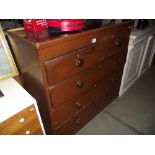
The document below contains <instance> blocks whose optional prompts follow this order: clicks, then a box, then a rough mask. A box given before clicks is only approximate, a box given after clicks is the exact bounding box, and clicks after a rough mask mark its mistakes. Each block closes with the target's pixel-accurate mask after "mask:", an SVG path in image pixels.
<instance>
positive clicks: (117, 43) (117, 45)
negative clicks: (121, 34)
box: [115, 40, 121, 48]
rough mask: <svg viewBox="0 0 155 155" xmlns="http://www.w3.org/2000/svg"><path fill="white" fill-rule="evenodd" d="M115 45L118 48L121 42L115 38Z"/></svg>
mask: <svg viewBox="0 0 155 155" xmlns="http://www.w3.org/2000/svg"><path fill="white" fill-rule="evenodd" d="M115 46H116V47H118V48H120V47H121V42H120V41H119V40H116V42H115Z"/></svg>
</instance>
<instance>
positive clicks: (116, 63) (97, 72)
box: [49, 54, 124, 107]
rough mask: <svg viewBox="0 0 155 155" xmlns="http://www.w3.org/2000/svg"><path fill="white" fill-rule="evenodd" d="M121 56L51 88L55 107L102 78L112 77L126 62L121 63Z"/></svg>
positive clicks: (113, 57) (117, 55)
mask: <svg viewBox="0 0 155 155" xmlns="http://www.w3.org/2000/svg"><path fill="white" fill-rule="evenodd" d="M120 59H124V58H123V57H122V58H121V57H120V56H119V54H116V55H114V56H112V57H110V58H109V59H107V60H106V61H102V62H100V63H98V64H96V65H94V66H93V67H91V68H89V69H87V70H85V71H83V72H81V73H80V74H78V75H76V76H74V77H71V78H70V79H67V80H65V81H63V82H61V83H59V84H57V85H54V86H52V87H50V88H49V89H50V95H51V100H52V105H53V107H57V106H59V105H61V104H62V103H64V102H65V101H66V100H68V99H69V98H71V97H74V96H76V95H77V94H78V93H80V92H83V91H84V90H85V89H86V88H87V87H89V86H91V85H93V84H94V83H96V82H97V81H98V80H100V79H101V78H103V77H105V76H108V75H110V74H111V73H112V72H113V71H115V70H117V69H119V68H121V67H122V65H123V64H120V63H124V61H120Z"/></svg>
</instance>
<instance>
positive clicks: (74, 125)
mask: <svg viewBox="0 0 155 155" xmlns="http://www.w3.org/2000/svg"><path fill="white" fill-rule="evenodd" d="M106 105H107V103H106V100H105V98H104V97H102V98H100V99H98V100H96V101H94V102H93V103H91V104H89V105H87V106H86V107H85V108H84V109H82V110H81V111H80V112H79V113H78V114H76V115H75V116H74V117H73V118H72V119H70V120H68V121H67V122H66V123H65V124H64V125H62V126H61V127H59V128H57V129H54V133H55V134H59V135H66V134H67V135H68V134H74V133H75V132H77V131H78V130H79V129H80V128H82V127H83V126H84V125H85V124H86V123H87V122H88V121H89V120H91V119H92V118H93V117H94V116H95V115H96V114H97V113H98V112H99V111H101V110H102V109H103V108H104V107H105V106H106ZM101 107H102V108H101Z"/></svg>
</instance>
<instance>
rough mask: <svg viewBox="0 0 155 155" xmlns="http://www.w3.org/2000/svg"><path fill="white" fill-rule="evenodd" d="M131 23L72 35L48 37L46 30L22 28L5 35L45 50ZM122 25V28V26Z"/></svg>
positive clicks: (128, 23) (112, 25) (91, 29)
mask: <svg viewBox="0 0 155 155" xmlns="http://www.w3.org/2000/svg"><path fill="white" fill-rule="evenodd" d="M131 23H132V22H124V23H117V24H116V23H111V24H107V25H105V26H102V27H97V28H86V29H84V30H82V31H77V32H72V33H59V34H53V35H49V33H48V32H47V30H43V31H38V32H35V33H33V32H28V31H25V30H24V28H17V29H11V30H8V31H7V32H6V33H7V34H9V35H11V36H13V37H16V38H19V39H21V40H22V41H23V42H25V43H27V44H30V45H31V46H32V47H34V48H36V49H42V48H46V47H48V46H52V45H55V44H59V43H61V42H62V41H69V40H73V39H77V38H79V37H80V38H81V37H86V36H89V35H90V34H93V35H95V34H96V33H100V32H104V33H105V34H108V33H109V32H110V31H111V30H112V29H114V31H118V30H119V29H120V30H121V31H123V27H129V26H131ZM122 25H124V26H122Z"/></svg>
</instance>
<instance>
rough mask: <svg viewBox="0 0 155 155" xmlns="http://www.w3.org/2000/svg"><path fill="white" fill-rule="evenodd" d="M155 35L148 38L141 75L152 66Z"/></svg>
mask: <svg viewBox="0 0 155 155" xmlns="http://www.w3.org/2000/svg"><path fill="white" fill-rule="evenodd" d="M154 44H155V36H150V37H149V38H148V41H147V44H146V48H145V52H144V55H143V59H142V63H141V66H140V70H139V75H138V76H139V77H140V76H141V75H142V74H143V73H144V72H145V71H146V70H147V69H148V68H149V67H150V65H151V62H152V58H153V55H154Z"/></svg>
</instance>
